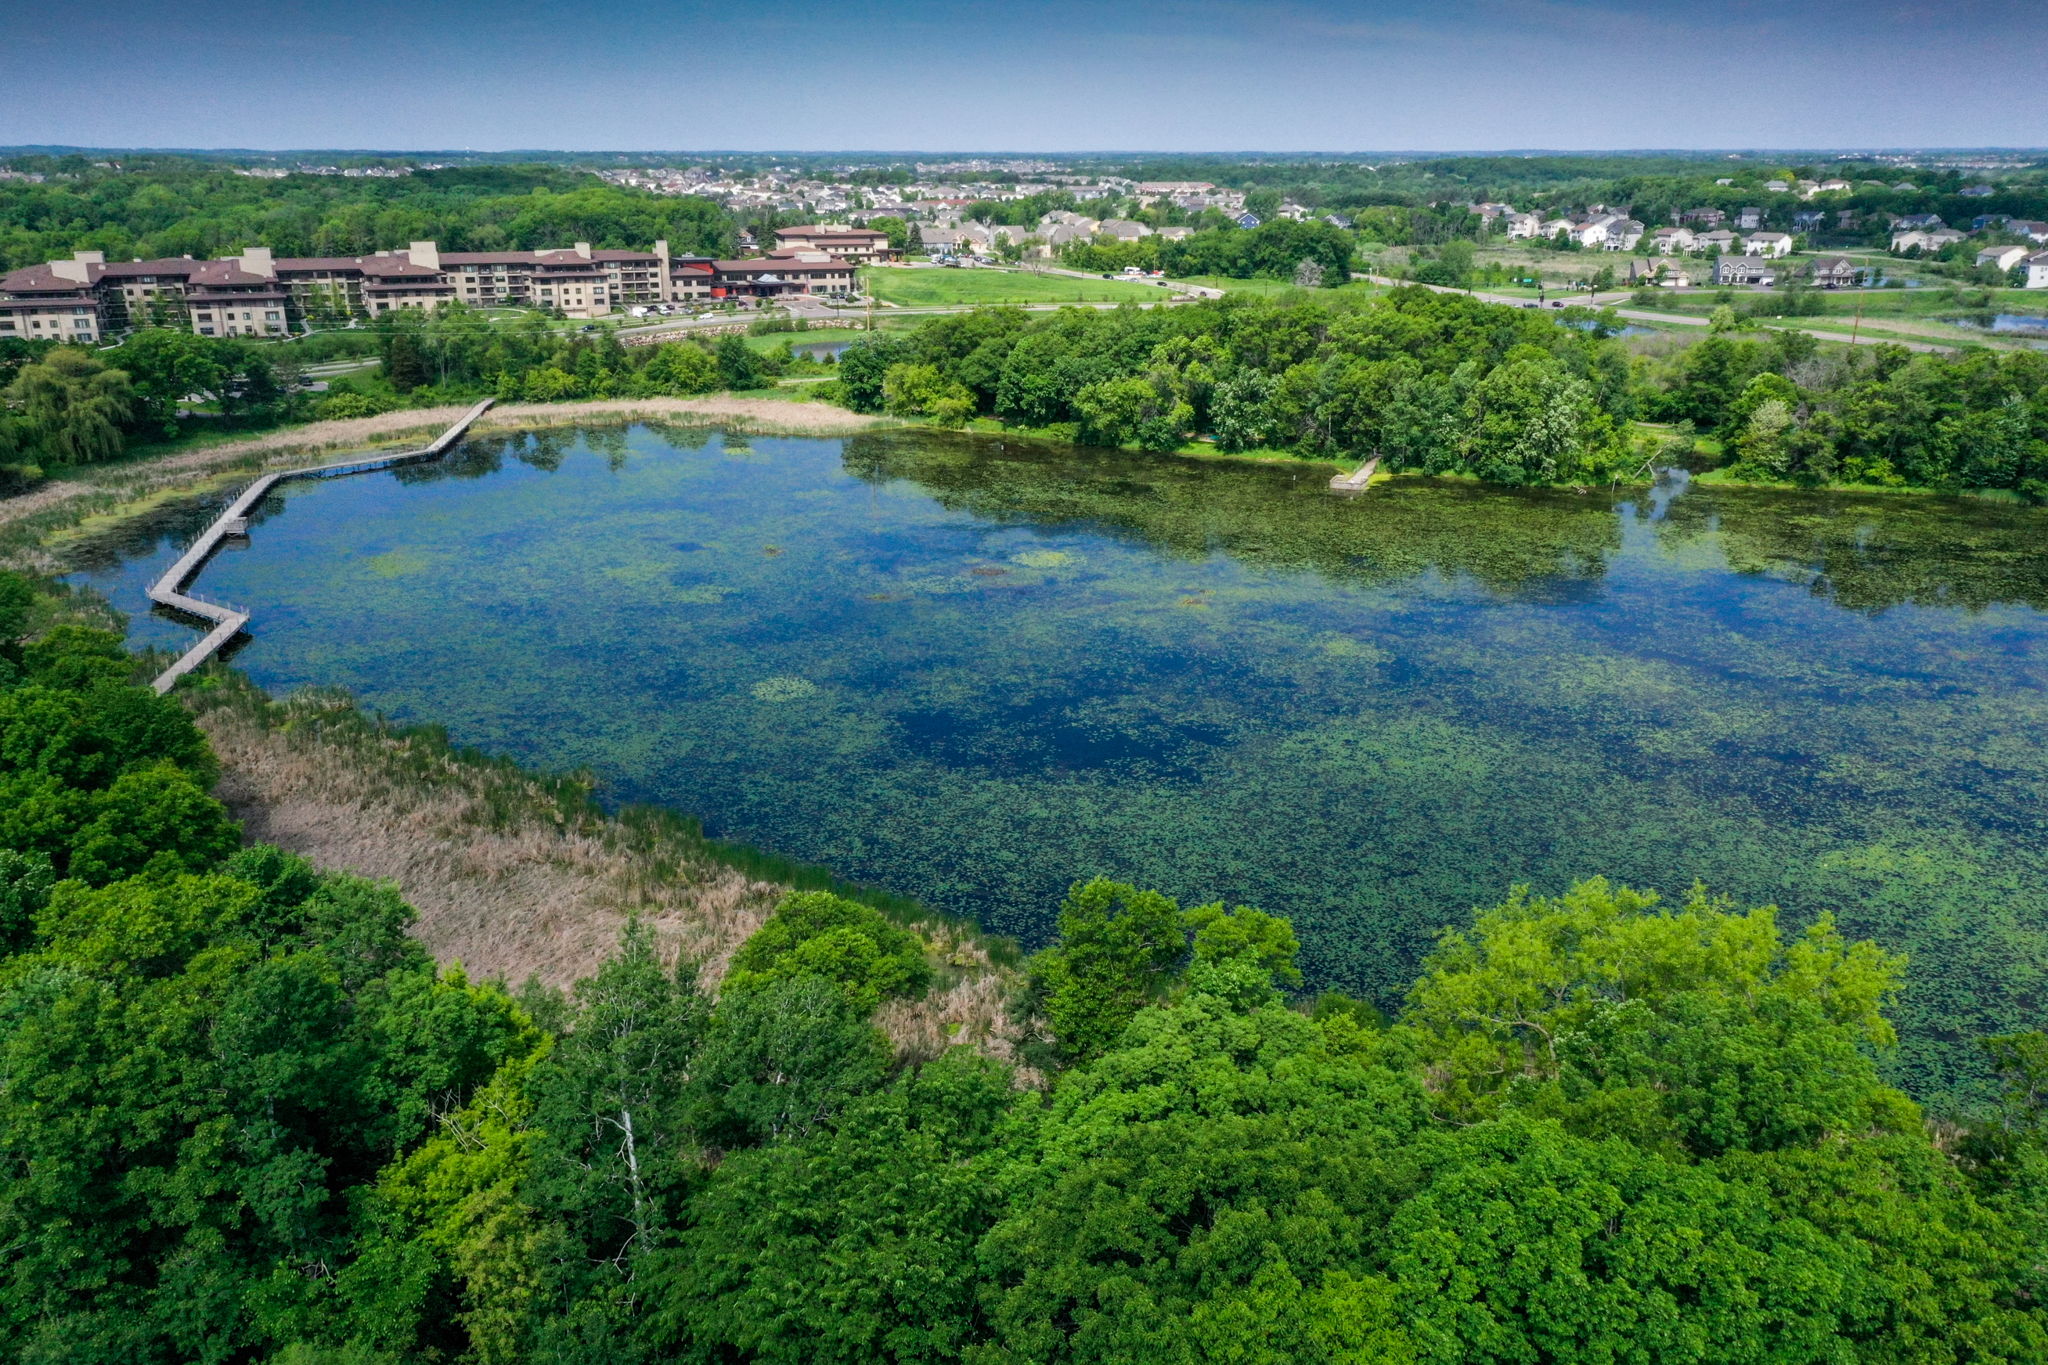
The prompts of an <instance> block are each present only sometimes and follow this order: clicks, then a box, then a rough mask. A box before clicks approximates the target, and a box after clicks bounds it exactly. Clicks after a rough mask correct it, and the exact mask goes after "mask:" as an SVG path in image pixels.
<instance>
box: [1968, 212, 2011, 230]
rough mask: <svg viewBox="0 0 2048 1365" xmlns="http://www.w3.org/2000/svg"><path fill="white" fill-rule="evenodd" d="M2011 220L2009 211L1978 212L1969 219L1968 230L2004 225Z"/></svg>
mask: <svg viewBox="0 0 2048 1365" xmlns="http://www.w3.org/2000/svg"><path fill="white" fill-rule="evenodd" d="M2011 221H2012V215H2011V214H2009V213H1980V214H1978V215H1977V216H1976V217H1975V218H1972V219H1971V220H1970V231H1972V232H1983V231H1984V230H1985V229H1987V228H1995V227H2001V228H2002V227H2004V226H2005V225H2006V224H2007V223H2010V222H2011Z"/></svg>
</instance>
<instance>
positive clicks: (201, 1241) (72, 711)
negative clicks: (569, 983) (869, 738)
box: [0, 575, 2048, 1365]
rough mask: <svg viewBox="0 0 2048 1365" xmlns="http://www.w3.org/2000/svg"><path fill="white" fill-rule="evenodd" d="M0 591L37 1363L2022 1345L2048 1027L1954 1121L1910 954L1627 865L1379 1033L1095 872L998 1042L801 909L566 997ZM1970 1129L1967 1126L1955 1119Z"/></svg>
mask: <svg viewBox="0 0 2048 1365" xmlns="http://www.w3.org/2000/svg"><path fill="white" fill-rule="evenodd" d="M137 665H138V661H137V660H134V659H132V658H130V657H129V656H127V655H125V654H124V653H123V652H122V650H121V647H120V644H119V641H118V638H117V637H116V636H114V635H111V634H108V633H105V632H102V631H98V630H93V629H88V628H86V627H84V626H81V625H79V624H75V623H64V622H62V621H61V620H59V619H57V618H56V617H55V616H54V615H53V610H52V607H51V604H50V603H49V601H48V600H46V599H44V598H42V597H40V596H39V595H38V593H37V590H36V588H35V586H34V585H33V584H31V583H30V582H29V581H27V580H25V579H22V578H19V577H16V576H6V575H0V1161H4V1170H5V1175H4V1177H0V1245H4V1246H6V1247H7V1248H8V1255H7V1257H6V1260H5V1262H4V1265H0V1353H4V1354H5V1355H6V1356H7V1358H10V1359H17V1360H22V1361H51V1362H55V1361H64V1362H67V1363H77V1365H88V1363H90V1362H99V1361H105V1362H120V1365H133V1363H134V1362H182V1361H273V1362H279V1363H280V1365H282V1363H284V1362H290V1363H291V1365H386V1363H387V1362H388V1363H389V1365H398V1363H399V1362H433V1361H442V1362H453V1361H475V1362H513V1361H521V1362H561V1363H563V1365H567V1363H569V1362H592V1363H595V1362H606V1363H607V1365H619V1363H626V1365H630V1363H631V1362H635V1361H650V1362H651V1361H657V1360H659V1361H703V1362H738V1361H763V1362H766V1361H782V1362H814V1361H841V1362H867V1361H875V1362H882V1361H897V1362H911V1361H915V1362H945V1361H963V1362H977V1363H979V1365H995V1363H996V1362H1012V1361H1014V1362H1025V1361H1030V1362H1059V1361H1104V1362H1109V1361H1147V1362H1151V1361H1164V1362H1175V1361H1186V1362H1195V1361H1226V1360H1227V1361H1243V1362H1271V1363H1272V1365H1282V1363H1283V1362H1286V1363H1288V1365H1294V1363H1296V1362H1315V1361H1330V1362H1340V1361H1341V1362H1386V1365H1396V1363H1397V1362H1409V1361H1421V1362H1442V1363H1443V1365H1469V1363H1471V1362H1525V1361H1535V1360H1543V1361H1554V1362H1576V1361H1588V1362H1592V1361H1603V1362H1612V1361H1646V1362H1647V1361H1660V1362H1662V1361H1697V1362H1702V1365H1706V1363H1707V1362H1712V1363H1713V1365H1722V1363H1723V1362H1738V1361H1756V1362H1767V1361H1828V1362H1864V1361H1867V1362H1873V1365H1875V1363H1876V1362H1897V1361H1908V1360H1910V1361H1926V1362H1935V1361H1956V1362H1960V1361H1976V1362H1996V1361H2012V1362H2022V1361H2033V1360H2039V1359H2041V1358H2043V1356H2044V1353H2048V1307H2044V1299H2043V1297H2042V1296H2043V1294H2044V1292H2048V1279H2044V1276H2043V1267H2044V1265H2048V1037H2044V1036H2043V1035H2041V1034H2039V1033H2023V1034H2015V1035H2010V1036H2005V1037H2000V1038H1996V1039H1990V1040H1986V1042H1985V1044H1984V1046H1985V1047H1986V1048H1987V1050H1988V1052H1989V1054H1990V1056H1991V1057H1992V1059H1993V1061H1994V1063H1995V1065H1996V1067H1997V1068H1998V1070H1999V1071H2000V1072H2001V1073H2002V1074H2003V1075H2004V1076H2005V1077H2006V1079H2007V1082H2008V1088H2007V1091H2006V1097H2005V1100H2004V1102H2003V1103H2002V1104H2000V1105H1997V1106H1993V1107H1991V1108H1988V1109H1987V1110H1986V1111H1985V1112H1984V1113H1982V1114H1980V1115H1978V1116H1976V1117H1975V1119H1974V1120H1973V1121H1972V1122H1970V1123H1969V1124H1968V1125H1967V1126H1963V1127H1956V1126H1953V1125H1951V1126H1947V1127H1943V1128H1941V1129H1939V1130H1936V1129H1934V1128H1931V1127H1930V1126H1929V1124H1928V1123H1927V1122H1926V1120H1925V1119H1924V1118H1923V1116H1922V1115H1921V1113H1920V1112H1919V1110H1918V1109H1917V1108H1916V1107H1915V1106H1914V1104H1913V1103H1912V1102H1911V1101H1910V1100H1909V1099H1907V1098H1906V1097H1905V1096H1904V1095H1902V1094H1900V1093H1898V1092H1897V1091H1895V1090H1892V1089H1890V1088H1888V1087H1886V1086H1885V1085H1884V1084H1882V1083H1881V1082H1880V1080H1879V1079H1878V1076H1877V1073H1876V1070H1875V1059H1876V1058H1878V1057H1880V1056H1881V1055H1882V1054H1883V1053H1884V1052H1885V1051H1886V1050H1887V1049H1889V1048H1891V1047H1893V1046H1894V1045H1895V1042H1896V1039H1895V1036H1894V1033H1893V1027H1892V1025H1891V1024H1890V1023H1889V1022H1888V1020H1887V1012H1888V1010H1889V1009H1890V1007H1891V1004H1892V1002H1893V999H1894V997H1895V996H1896V994H1897V992H1898V991H1899V989H1900V988H1901V986H1902V984H1903V970H1904V969H1903V964H1902V963H1901V961H1900V960H1899V959H1898V958H1896V957H1893V956H1891V955H1890V954H1888V953H1887V952H1886V951H1884V949H1883V948H1881V947H1879V946H1877V945H1873V944H1869V943H1857V942H1849V941H1846V940H1845V939H1844V938H1843V937H1842V936H1841V935H1840V934H1839V933H1837V932H1836V931H1835V929H1834V928H1833V926H1832V924H1831V923H1829V922H1828V921H1826V920H1823V921H1822V922H1820V923H1818V924H1816V925H1814V926H1813V927H1812V928H1810V929H1809V930H1807V931H1806V932H1804V933H1802V934H1798V935H1787V934H1785V933H1783V932H1781V930H1780V929H1779V927H1778V925H1777V922H1776V919H1775V915H1774V912H1773V911H1772V910H1770V909H1769V908H1760V909H1746V908H1741V907H1737V906H1733V905H1730V904H1727V903H1725V902H1721V901H1716V900H1714V899H1712V898H1710V897H1709V896H1708V895H1707V893H1706V892H1704V891H1697V892H1695V893H1694V894H1693V895H1692V896H1690V897H1689V898H1687V899H1686V900H1685V901H1684V902H1683V903H1680V904H1668V905H1667V904H1659V903H1658V902H1657V901H1656V900H1655V899H1654V898H1653V897H1649V896H1646V895H1642V894H1638V893H1636V892H1633V891H1630V890H1628V889H1627V888H1624V887H1619V886H1614V885H1610V884H1608V883H1605V882H1603V881H1599V880H1592V881H1588V882H1585V883H1583V884H1581V885H1579V886H1577V887H1574V888H1573V889H1572V890H1570V891H1569V892H1568V893H1566V894H1564V895H1562V896H1559V897H1556V898H1554V899H1545V898H1531V897H1529V896H1527V895H1524V894H1520V893H1517V894H1514V895H1511V896H1509V897H1508V898H1507V899H1506V900H1504V901H1503V902H1502V903H1500V904H1499V905H1497V906H1495V907H1493V908H1491V909H1488V910H1485V911H1483V912H1481V913H1479V914H1478V915H1477V917H1476V919H1475V920H1474V922H1473V923H1472V924H1471V925H1469V926H1468V927H1466V928H1463V929H1460V930H1457V931H1453V932H1448V933H1446V934H1445V935H1444V937H1443V938H1442V940H1441V941H1440V943H1439V944H1438V946H1437V948H1436V951H1435V952H1434V953H1433V954H1432V955H1431V956H1430V957H1429V959H1428V960H1427V962H1426V963H1425V964H1424V967H1423V969H1422V972H1421V974H1420V976H1419V977H1418V979H1417V980H1416V981H1415V982H1414V984H1413V986H1412V988H1411V989H1410V990H1409V992H1408V993H1407V996H1406V1001H1405V1004H1404V1006H1403V1007H1402V1009H1401V1010H1400V1012H1399V1014H1398V1015H1397V1016H1396V1017H1394V1018H1391V1019H1388V1018H1383V1017H1381V1016H1380V1015H1379V1014H1378V1013H1376V1012H1375V1011H1374V1010H1372V1009H1371V1008H1370V1007H1368V1006H1365V1005H1363V1004H1361V1003H1359V1002H1357V1001H1353V1000H1350V999H1347V998H1345V997H1343V996H1339V995H1334V994H1332V995H1324V996H1314V997H1312V996H1308V995H1305V994H1304V993H1303V992H1302V991H1301V989H1300V988H1301V976H1300V973H1299V971H1298V969H1297V968H1296V967H1295V965H1294V962H1295V956H1296V952H1297V945H1296V943H1295V939H1294V935H1293V932H1292V930H1291V928H1290V927H1289V925H1288V924H1287V922H1286V921H1285V920H1283V919H1279V918H1277V917H1273V916H1269V915H1266V914H1263V913H1261V912H1260V911H1258V910H1256V909H1252V908H1249V907H1244V906H1237V907H1227V906H1225V905H1223V904H1220V903H1219V904H1214V905H1205V906H1200V907H1195V908H1183V907H1181V906H1179V905H1177V904H1175V903H1174V902H1173V901H1171V900H1168V899H1167V898H1165V897H1163V896H1159V895H1156V894H1153V893H1149V892H1146V891H1143V890H1140V889H1137V888H1134V887H1130V886H1124V885H1118V884H1115V883H1111V882H1107V881H1102V880H1096V881H1091V882H1086V883H1081V884H1077V885H1076V886H1075V887H1074V888H1073V889H1072V891H1071V892H1070V894H1069V895H1068V897H1067V900H1066V902H1065V904H1064V905H1063V906H1062V907H1061V910H1060V915H1059V931H1058V936H1057V939H1056V940H1055V941H1054V942H1053V943H1052V945H1051V946H1049V947H1048V948H1047V949H1045V950H1044V951H1043V952H1042V953H1040V954H1039V955H1038V956H1037V957H1035V958H1033V959H1032V960H1031V962H1030V963H1029V968H1028V972H1027V973H1026V974H1025V975H1024V976H1023V978H1022V979H1021V980H1020V987H1019V991H1018V994H1017V996H1016V998H1015V999H1014V1001H1013V1002H1012V1005H1011V1010H1012V1012H1013V1014H1014V1016H1015V1017H1016V1019H1017V1021H1018V1023H1019V1026H1020V1029H1021V1031H1022V1033H1023V1035H1024V1036H1025V1037H1026V1039H1027V1042H1026V1043H1025V1045H1024V1047H1023V1050H1022V1055H1021V1057H1020V1061H1021V1062H1022V1063H1024V1065H1022V1066H1018V1065H1013V1064H1010V1063H1006V1062H1003V1061H999V1060H996V1059H994V1058H991V1057H989V1056H985V1055H981V1054H979V1053H977V1052H975V1051H973V1050H971V1049H969V1048H965V1047H961V1048H955V1049H953V1050H952V1051H950V1052H946V1053H944V1054H942V1055H940V1056H938V1057H936V1058H933V1059H930V1060H924V1061H916V1060H912V1059H907V1058H904V1057H899V1056H896V1055H894V1054H893V1053H892V1051H891V1048H890V1047H889V1045H888V1043H887V1041H886V1038H885V1036H884V1035H883V1034H882V1033H881V1032H880V1031H879V1030H878V1029H877V1028H876V1027H875V1026H874V1024H873V1022H872V1015H873V1013H874V1011H875V1009H876V1008H877V1006H878V1005H880V1004H882V1003H883V1002H884V1001H887V1000H891V999H896V998H902V997H914V996H916V995H918V994H920V993H922V992H924V991H925V990H927V989H928V988H929V987H930V985H931V983H932V982H933V981H934V980H935V978H936V977H937V976H938V975H939V974H940V973H942V972H943V971H944V970H945V964H944V963H943V962H940V961H935V960H934V957H935V955H934V954H933V953H932V952H931V951H930V950H929V948H928V946H927V945H926V944H925V943H923V942H922V941H921V940H920V939H919V938H918V937H917V936H916V935H915V934H914V933H912V932H911V931H909V930H907V929H905V928H903V927H901V925H900V924H898V923H896V922H893V921H891V920H889V919H885V918H884V917H883V916H882V915H881V914H880V913H878V912H877V911H875V910H873V909H870V908H868V907H867V906H865V905H862V904H859V903H856V902H854V901H850V900H846V899H842V898H841V897H839V896H836V895H832V894H829V893H824V892H804V893H792V894H791V895H789V896H788V897H787V898H785V900H784V901H783V902H782V904H781V905H780V906H779V907H778V909H777V910H776V912H775V914H774V915H773V916H772V917H771V918H770V919H769V920H768V921H767V922H766V924H765V925H764V926H763V927H762V928H761V929H760V930H759V931H757V933H756V934H755V935H754V936H753V937H752V938H751V939H749V940H748V941H747V942H746V944H745V945H744V946H743V947H742V948H741V949H740V950H739V952H738V953H737V955H736V956H735V957H734V959H733V961H732V963H731V965H730V968H729V970H727V971H726V973H725V974H724V976H723V979H722V980H720V981H718V982H716V983H713V982H712V981H710V980H709V979H708V978H707V977H706V976H704V975H703V974H701V973H700V971H699V969H698V968H697V966H696V965H694V964H691V963H689V962H679V963H674V964H669V963H664V962H662V961H660V960H658V959H657V957H656V955H655V953H654V951H653V949H652V947H651V939H650V938H649V936H648V935H647V934H646V933H645V932H644V931H642V930H641V929H640V928H638V927H637V926H632V927H629V928H628V930H627V932H626V934H625V937H624V941H623V942H622V943H621V945H620V948H619V951H618V953H617V954H616V955H615V957H614V958H613V959H612V960H611V961H610V962H609V963H608V964H607V965H606V966H604V967H603V968H602V969H601V970H600V971H599V972H598V973H597V974H596V975H595V976H594V977H592V978H590V979H588V980H586V981H584V982H582V983H581V984H580V985H578V986H577V988H576V989H575V990H574V992H573V993H571V994H569V995H567V996H564V995H561V994H559V993H556V992H552V991H549V990H547V989H544V988H541V987H538V986H532V985H529V986H527V987H525V988H521V989H520V990H518V991H516V992H515V991H509V990H508V989H506V987H505V986H504V985H502V984H500V983H496V982H480V981H473V980H470V979H469V978H467V977H466V976H465V975H464V974H463V973H462V971H461V970H460V969H459V968H457V967H453V966H448V967H438V966H436V965H435V964H434V963H433V962H431V961H430V960H428V959H427V958H426V956H425V954H424V953H423V951H422V950H421V949H420V948H419V947H418V945H417V944H416V943H414V942H413V941H412V940H411V939H410V938H409V937H408V936H407V933H406V929H407V925H408V923H409V921H410V919H411V911H410V910H409V908H408V907H407V906H406V905H405V903H404V902H403V901H402V900H401V899H400V898H399V896H398V894H397V892H396V891H395V890H394V889H393V888H391V887H390V886H388V885H380V884H374V883H370V882H365V881H363V880H361V879H358V878H355V877H350V876H346V875H338V874H332V873H324V872H321V871H318V870H317V869H315V868H313V867H311V866H310V865H308V864H307V863H306V862H305V861H304V860H302V859H300V858H298V857H296V856H294V855H291V854H289V853H284V852H281V851H279V850H277V849H274V848H269V847H265V846H261V845H256V846H244V845H243V843H242V840H241V837H240V834H239V831H238V830H237V828H236V826H235V823H234V822H233V821H232V819H230V817H229V815H228V813H227V811H226V810H225V809H224V808H223V807H222V806H221V804H220V803H219V801H218V800H216V799H215V798H214V797H213V796H212V795H211V794H210V792H209V788H210V787H211V785H212V783H213V780H214V778H215V775H216V765H215V761H214V759H213V757H212V755H211V753H210V751H209V749H208V746H207V744H206V741H205V739H204V737H203V736H202V735H201V733H200V732H199V731H198V729H197V728H196V727H195V725H194V723H193V721H192V720H191V718H190V716H189V715H188V713H187V712H186V710H185V709H184V708H183V707H182V706H181V705H180V704H179V703H178V702H177V701H175V700H173V699H166V698H159V697H156V696H155V695H153V694H152V693H151V692H149V691H148V690H147V689H146V688H144V687H141V686H139V685H137V684H136V682H135V678H136V676H137ZM1937 1138H1938V1139H1939V1140H1938V1141H1937Z"/></svg>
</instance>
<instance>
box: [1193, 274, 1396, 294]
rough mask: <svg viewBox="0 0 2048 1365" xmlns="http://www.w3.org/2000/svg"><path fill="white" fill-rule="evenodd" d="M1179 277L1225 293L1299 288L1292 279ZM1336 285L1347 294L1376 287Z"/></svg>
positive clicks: (1361, 283) (1356, 283) (1361, 282)
mask: <svg viewBox="0 0 2048 1365" xmlns="http://www.w3.org/2000/svg"><path fill="white" fill-rule="evenodd" d="M1179 279H1180V282H1182V283H1186V284H1199V285H1204V286H1206V287H1208V288H1210V289H1221V290H1222V291H1223V292H1224V293H1226V294H1260V295H1273V294H1291V293H1293V292H1294V291H1295V290H1296V289H1297V288H1299V286H1298V285H1296V284H1295V283H1294V281H1292V280H1234V279H1231V278H1230V277H1229V276H1228V275H1183V276H1180V277H1179ZM1337 287H1338V288H1339V289H1341V290H1343V291H1344V292H1345V293H1346V294H1347V295H1350V294H1369V293H1372V292H1373V291H1374V290H1375V289H1376V288H1378V286H1377V285H1371V284H1367V283H1366V282H1365V281H1364V280H1349V281H1347V282H1345V283H1344V284H1341V285H1338V286H1337ZM1316 292H1318V293H1321V292H1323V291H1321V290H1318V291H1316Z"/></svg>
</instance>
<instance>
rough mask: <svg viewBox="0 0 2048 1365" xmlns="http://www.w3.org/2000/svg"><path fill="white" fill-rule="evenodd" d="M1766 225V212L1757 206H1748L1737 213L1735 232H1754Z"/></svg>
mask: <svg viewBox="0 0 2048 1365" xmlns="http://www.w3.org/2000/svg"><path fill="white" fill-rule="evenodd" d="M1763 225H1764V211H1763V210H1762V209H1760V208H1757V207H1756V206H1755V205H1753V204H1752V205H1746V206H1744V207H1742V208H1739V209H1737V210H1736V211H1735V230H1736V231H1738V232H1754V231H1756V230H1757V229H1758V228H1760V227H1762V226H1763Z"/></svg>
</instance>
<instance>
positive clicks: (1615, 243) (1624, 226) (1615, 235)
mask: <svg viewBox="0 0 2048 1365" xmlns="http://www.w3.org/2000/svg"><path fill="white" fill-rule="evenodd" d="M1642 240H1643V225H1642V223H1640V222H1639V221H1637V220H1636V219H1634V218H1617V219H1615V220H1614V221H1613V222H1611V223H1609V224H1608V225H1607V241H1606V242H1605V244H1604V245H1605V246H1606V248H1607V249H1608V250H1609V251H1634V250H1635V249H1636V243H1637V242H1640V241H1642Z"/></svg>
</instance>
